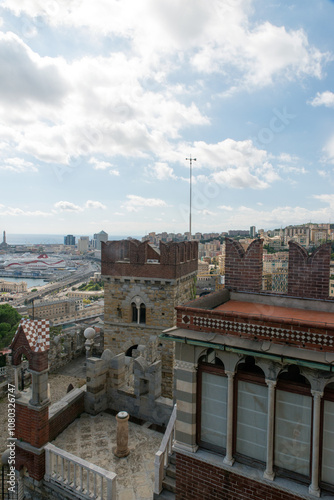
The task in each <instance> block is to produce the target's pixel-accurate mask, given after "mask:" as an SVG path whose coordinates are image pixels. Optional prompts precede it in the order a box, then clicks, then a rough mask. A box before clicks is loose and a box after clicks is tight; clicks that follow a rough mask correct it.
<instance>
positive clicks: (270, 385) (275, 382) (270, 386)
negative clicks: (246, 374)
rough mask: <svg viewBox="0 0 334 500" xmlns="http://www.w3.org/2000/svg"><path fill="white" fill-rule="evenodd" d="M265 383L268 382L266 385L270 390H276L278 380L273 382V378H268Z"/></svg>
mask: <svg viewBox="0 0 334 500" xmlns="http://www.w3.org/2000/svg"><path fill="white" fill-rule="evenodd" d="M265 381H266V384H267V386H268V387H269V388H274V387H276V385H277V380H272V379H271V378H266V379H265Z"/></svg>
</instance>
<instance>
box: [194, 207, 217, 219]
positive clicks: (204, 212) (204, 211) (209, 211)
mask: <svg viewBox="0 0 334 500" xmlns="http://www.w3.org/2000/svg"><path fill="white" fill-rule="evenodd" d="M197 213H198V215H204V216H206V215H209V216H211V217H213V216H215V215H217V214H216V212H212V211H211V210H208V209H207V208H204V209H203V210H198V211H197Z"/></svg>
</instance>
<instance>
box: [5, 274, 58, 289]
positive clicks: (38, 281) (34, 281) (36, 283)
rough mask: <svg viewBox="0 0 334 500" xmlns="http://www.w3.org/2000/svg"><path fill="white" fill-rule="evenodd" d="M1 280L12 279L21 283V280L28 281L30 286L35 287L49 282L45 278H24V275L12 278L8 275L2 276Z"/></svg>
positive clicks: (11, 280)
mask: <svg viewBox="0 0 334 500" xmlns="http://www.w3.org/2000/svg"><path fill="white" fill-rule="evenodd" d="M0 281H10V282H16V283H19V282H20V281H24V282H25V283H27V287H28V288H34V287H35V286H43V285H46V284H47V283H48V281H46V280H43V278H23V277H22V276H21V277H20V278H12V277H8V276H4V277H1V276H0Z"/></svg>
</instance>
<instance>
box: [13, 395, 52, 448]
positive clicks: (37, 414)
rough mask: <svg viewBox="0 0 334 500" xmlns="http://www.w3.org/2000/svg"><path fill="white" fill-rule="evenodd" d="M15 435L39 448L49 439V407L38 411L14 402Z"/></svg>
mask: <svg viewBox="0 0 334 500" xmlns="http://www.w3.org/2000/svg"><path fill="white" fill-rule="evenodd" d="M15 420H16V421H15V437H16V438H17V439H19V440H22V441H25V442H26V443H29V444H31V445H32V446H35V448H40V447H41V446H43V445H44V444H46V443H47V442H48V441H49V409H48V407H46V408H43V409H42V410H40V411H37V410H33V409H32V408H28V407H27V406H23V405H20V404H19V403H16V416H15Z"/></svg>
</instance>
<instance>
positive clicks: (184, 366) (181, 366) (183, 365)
mask: <svg viewBox="0 0 334 500" xmlns="http://www.w3.org/2000/svg"><path fill="white" fill-rule="evenodd" d="M174 369H178V370H185V371H187V372H196V370H197V365H195V364H194V363H189V362H187V361H181V360H179V359H176V360H175V361H174Z"/></svg>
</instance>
